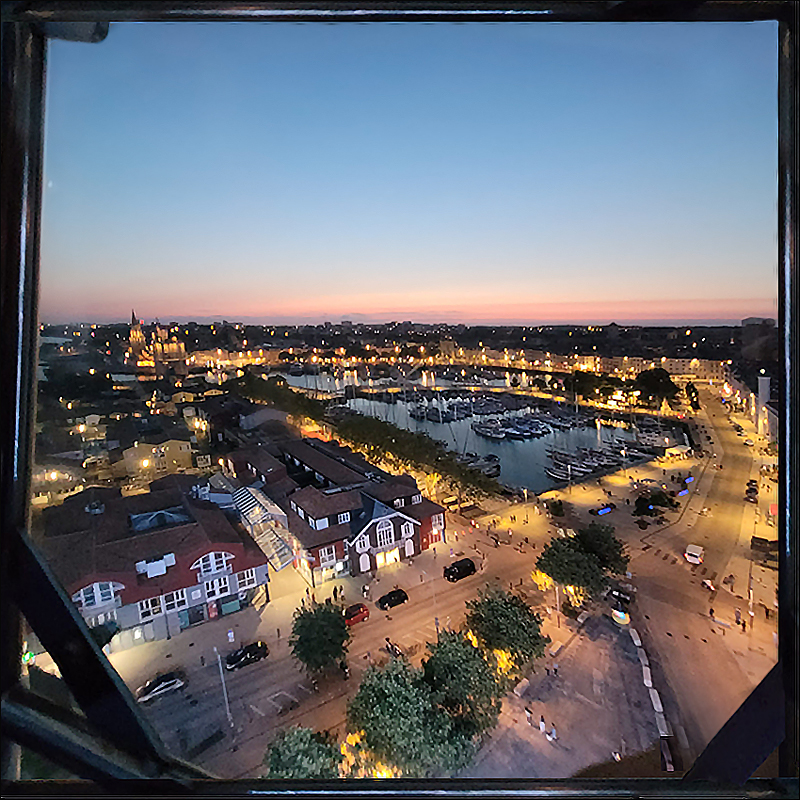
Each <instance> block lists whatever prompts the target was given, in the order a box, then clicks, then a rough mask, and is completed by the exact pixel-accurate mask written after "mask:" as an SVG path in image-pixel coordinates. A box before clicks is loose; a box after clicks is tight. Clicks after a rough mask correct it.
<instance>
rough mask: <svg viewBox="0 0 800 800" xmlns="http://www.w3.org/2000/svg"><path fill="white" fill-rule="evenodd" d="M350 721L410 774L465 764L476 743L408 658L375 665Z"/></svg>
mask: <svg viewBox="0 0 800 800" xmlns="http://www.w3.org/2000/svg"><path fill="white" fill-rule="evenodd" d="M347 721H348V727H349V728H350V730H352V731H363V732H364V734H363V737H364V741H365V743H366V746H367V747H368V748H369V749H370V750H371V751H372V752H373V753H374V754H375V756H376V757H377V758H379V759H381V760H383V761H385V762H387V763H389V764H393V765H395V766H396V767H397V768H398V769H400V770H401V771H402V773H403V774H404V775H406V776H425V775H431V774H437V773H440V772H441V771H443V770H453V769H457V768H459V767H461V766H463V765H464V764H465V763H466V762H467V761H468V759H469V757H470V756H471V754H472V752H473V747H472V743H471V742H470V741H469V740H467V739H466V738H464V737H463V736H459V735H458V733H457V732H456V731H455V729H454V725H453V722H452V720H451V719H450V717H449V716H448V715H447V714H445V713H444V712H443V711H442V710H441V709H440V708H439V707H437V705H436V704H435V703H434V698H433V692H432V690H431V687H430V686H429V685H428V684H427V683H426V682H425V680H424V679H423V676H422V670H418V669H414V668H413V667H412V666H411V665H410V664H409V663H408V662H407V661H406V660H405V659H392V661H390V662H389V663H388V664H387V665H386V667H384V668H383V669H376V668H374V667H370V668H369V669H368V670H367V672H366V673H365V674H364V678H363V680H362V681H361V685H360V686H359V689H358V693H357V694H356V696H355V697H354V698H353V699H352V700H351V701H350V704H349V706H348V708H347Z"/></svg>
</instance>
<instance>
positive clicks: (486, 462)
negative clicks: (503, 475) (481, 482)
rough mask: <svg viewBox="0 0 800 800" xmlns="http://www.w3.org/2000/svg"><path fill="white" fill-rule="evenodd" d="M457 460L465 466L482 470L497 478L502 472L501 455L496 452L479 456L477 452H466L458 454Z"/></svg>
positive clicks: (485, 473)
mask: <svg viewBox="0 0 800 800" xmlns="http://www.w3.org/2000/svg"><path fill="white" fill-rule="evenodd" d="M456 460H457V461H459V462H460V463H461V464H463V465H464V466H465V467H471V468H472V469H477V470H480V471H481V472H482V473H483V474H484V475H488V476H489V477H490V478H496V477H497V476H498V475H499V474H500V456H497V455H495V454H494V453H489V454H488V455H485V456H479V455H478V454H477V453H464V455H461V456H456Z"/></svg>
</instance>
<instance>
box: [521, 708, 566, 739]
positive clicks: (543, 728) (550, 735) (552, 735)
mask: <svg viewBox="0 0 800 800" xmlns="http://www.w3.org/2000/svg"><path fill="white" fill-rule="evenodd" d="M525 716H526V717H527V719H528V724H529V725H533V724H534V722H533V714H532V712H531V710H530V709H529V708H528V707H527V706H526V707H525ZM539 733H543V734H544V735H545V736H546V737H547V741H548V742H554V741H556V740H557V739H558V734H557V733H556V724H555V722H553V723H551V724H550V730H549V731H548V730H547V723H546V722H545V720H544V714H542V716H541V717H539Z"/></svg>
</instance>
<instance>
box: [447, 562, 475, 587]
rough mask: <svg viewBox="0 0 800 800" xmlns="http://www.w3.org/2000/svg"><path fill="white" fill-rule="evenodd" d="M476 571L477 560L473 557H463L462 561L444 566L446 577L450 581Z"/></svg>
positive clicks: (457, 579)
mask: <svg viewBox="0 0 800 800" xmlns="http://www.w3.org/2000/svg"><path fill="white" fill-rule="evenodd" d="M476 572H477V568H476V567H475V562H474V561H473V560H472V559H471V558H462V559H461V560H460V561H454V562H453V563H452V564H450V565H449V566H447V567H445V568H444V577H445V580H448V581H450V583H455V582H456V581H460V580H461V579H462V578H466V577H467V576H468V575H474V574H475V573H476Z"/></svg>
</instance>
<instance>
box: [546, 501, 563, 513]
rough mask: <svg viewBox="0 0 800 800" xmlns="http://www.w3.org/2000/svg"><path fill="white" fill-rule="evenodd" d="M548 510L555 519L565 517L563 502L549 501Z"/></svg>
mask: <svg viewBox="0 0 800 800" xmlns="http://www.w3.org/2000/svg"><path fill="white" fill-rule="evenodd" d="M547 508H548V510H549V511H550V513H551V514H552V515H553V516H554V517H563V516H564V503H563V502H561V500H548V501H547Z"/></svg>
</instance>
